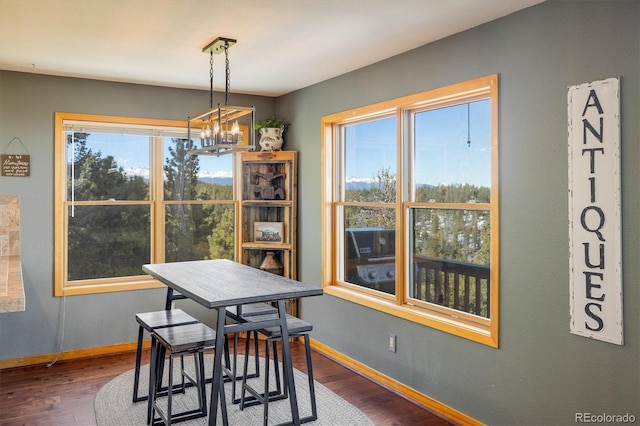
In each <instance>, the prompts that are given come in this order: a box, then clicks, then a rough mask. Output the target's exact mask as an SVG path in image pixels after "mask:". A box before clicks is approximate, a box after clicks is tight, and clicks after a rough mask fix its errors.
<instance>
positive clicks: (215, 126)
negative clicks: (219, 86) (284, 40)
mask: <svg viewBox="0 0 640 426" xmlns="http://www.w3.org/2000/svg"><path fill="white" fill-rule="evenodd" d="M234 44H236V40H233V39H230V38H226V37H218V38H216V39H215V40H213V41H212V42H211V43H209V44H208V45H207V46H205V47H204V48H203V49H202V51H203V52H205V53H209V66H210V68H209V88H210V89H209V109H208V110H206V111H204V112H201V113H199V114H196V115H194V116H192V117H189V118H188V121H187V137H188V139H189V140H191V138H192V133H193V134H195V135H197V136H196V138H197V137H198V136H199V139H200V148H198V149H194V150H191V151H189V153H190V154H191V155H215V156H220V155H224V154H230V153H233V152H237V151H247V150H254V149H255V108H254V107H241V106H231V105H229V97H230V92H229V88H230V85H231V84H230V83H231V78H230V70H229V47H231V46H233V45H234ZM223 52H224V56H225V82H226V84H225V102H224V105H222V104H220V103H218V104H217V105H216V106H215V107H214V104H213V55H214V54H216V55H218V54H220V53H223ZM238 119H242V121H243V123H244V124H245V125H247V127H248V131H246V132H242V131H241V129H240V124H239V123H238Z"/></svg>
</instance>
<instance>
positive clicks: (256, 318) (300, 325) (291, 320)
mask: <svg viewBox="0 0 640 426" xmlns="http://www.w3.org/2000/svg"><path fill="white" fill-rule="evenodd" d="M277 319H278V314H277V313H274V314H266V315H252V316H248V317H245V320H246V321H247V322H260V321H270V320H277ZM287 330H288V331H289V336H291V337H296V336H295V335H296V334H300V333H307V332H309V331H311V330H313V325H311V324H309V323H308V322H306V321H304V320H302V319H300V318H298V317H294V316H293V315H289V314H287ZM258 332H259V333H260V334H264V335H265V336H267V337H269V338H279V337H281V334H282V333H281V331H280V327H278V326H277V325H274V326H273V327H267V328H261V329H260V330H258Z"/></svg>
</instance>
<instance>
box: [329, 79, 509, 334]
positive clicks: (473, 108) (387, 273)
mask: <svg viewBox="0 0 640 426" xmlns="http://www.w3.org/2000/svg"><path fill="white" fill-rule="evenodd" d="M322 128H323V182H324V184H323V185H324V186H323V200H324V206H323V228H324V229H323V233H322V235H323V243H322V244H323V256H324V259H323V265H324V266H323V277H322V282H323V286H324V289H325V291H326V292H327V293H328V294H333V295H335V296H338V297H342V298H345V299H348V300H351V301H353V302H356V303H360V304H363V305H365V306H368V307H371V308H373V309H377V310H380V311H383V312H387V313H389V314H392V315H396V316H399V317H402V318H405V319H408V320H411V321H414V322H417V323H421V324H424V325H427V326H430V327H433V328H436V329H439V330H442V331H445V332H449V333H452V334H456V335H459V336H462V337H465V338H468V339H471V340H474V341H477V342H481V343H484V344H487V345H490V346H494V347H497V346H498V307H499V305H498V295H499V291H498V288H499V287H498V286H499V279H498V278H499V277H498V273H499V268H498V261H499V256H498V254H499V253H498V241H499V233H498V206H499V200H498V143H497V141H498V137H497V129H498V77H497V75H491V76H487V77H482V78H478V79H475V80H472V81H467V82H464V83H459V84H455V85H452V86H447V87H444V88H440V89H436V90H432V91H428V92H424V93H419V94H416V95H412V96H408V97H403V98H399V99H395V100H391V101H386V102H383V103H380V104H376V105H369V106H365V107H362V108H357V109H355V110H350V111H345V112H341V113H337V114H333V115H329V116H326V117H323V119H322Z"/></svg>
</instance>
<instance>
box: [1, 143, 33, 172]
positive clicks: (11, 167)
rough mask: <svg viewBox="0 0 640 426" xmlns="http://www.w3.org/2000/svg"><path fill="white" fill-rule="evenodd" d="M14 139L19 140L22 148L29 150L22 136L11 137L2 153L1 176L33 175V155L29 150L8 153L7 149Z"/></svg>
mask: <svg viewBox="0 0 640 426" xmlns="http://www.w3.org/2000/svg"><path fill="white" fill-rule="evenodd" d="M14 141H18V142H19V143H20V145H22V148H24V150H25V151H27V147H26V146H24V144H23V143H22V141H21V140H20V138H18V137H15V138H13V139H11V141H10V142H9V143H8V144H7V146H6V148H5V149H4V152H3V153H2V155H0V176H15V177H25V176H31V156H30V155H29V151H27V154H7V149H8V148H9V146H10V145H11V144H12V143H13V142H14Z"/></svg>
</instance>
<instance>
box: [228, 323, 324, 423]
mask: <svg viewBox="0 0 640 426" xmlns="http://www.w3.org/2000/svg"><path fill="white" fill-rule="evenodd" d="M277 318H278V314H267V315H255V316H250V317H246V320H247V321H249V322H258V321H268V320H274V319H277ZM287 328H288V331H289V337H292V338H294V337H302V338H303V339H304V346H305V355H306V361H307V377H308V379H309V397H310V400H311V415H310V416H307V417H303V418H301V419H300V423H307V422H312V421H314V420H316V419H317V418H318V410H317V407H316V393H315V386H314V380H313V366H312V363H311V345H310V343H309V332H310V331H311V330H313V326H312V325H311V324H309V323H308V322H306V321H303V320H301V319H300V318H297V317H294V316H292V315H287ZM258 331H259V333H260V334H263V335H264V336H266V341H265V368H264V369H265V372H264V392H258V391H256V390H255V389H254V388H253V387H252V386H250V385H249V384H247V379H248V378H249V377H247V375H246V374H245V375H244V376H243V378H242V393H241V397H240V410H244V408H245V407H249V406H252V405H257V404H263V405H264V414H263V416H264V417H263V418H264V424H265V426H266V424H267V420H268V414H269V401H275V400H280V399H285V398H288V396H289V390H288V387H287V385H285V386H284V389H283V387H282V385H281V381H280V368H279V365H278V351H277V342H278V341H280V340H282V334H281V331H280V327H278V326H274V327H268V328H265V329H260V330H258ZM249 339H250V336H247V342H246V351H245V359H244V371H245V373H246V371H247V364H248V362H249V361H248V359H249V348H250V343H249ZM270 344H271V346H272V349H273V363H274V368H275V370H274V372H275V378H276V390H275V391H269V364H270V363H271V357H270V354H269V346H270ZM257 357H258V352H257V351H256V358H257ZM283 370H284V369H283ZM283 379H284V382H285V383H288V377H287V376H286V370H284V371H283ZM245 392H249V393H250V394H251V397H250V398H246V397H245V395H246V393H245Z"/></svg>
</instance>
